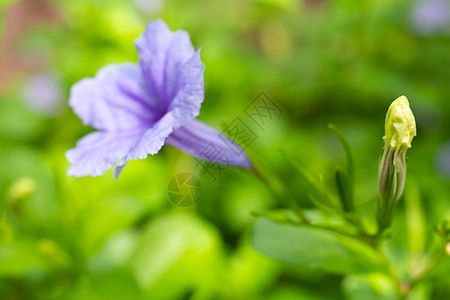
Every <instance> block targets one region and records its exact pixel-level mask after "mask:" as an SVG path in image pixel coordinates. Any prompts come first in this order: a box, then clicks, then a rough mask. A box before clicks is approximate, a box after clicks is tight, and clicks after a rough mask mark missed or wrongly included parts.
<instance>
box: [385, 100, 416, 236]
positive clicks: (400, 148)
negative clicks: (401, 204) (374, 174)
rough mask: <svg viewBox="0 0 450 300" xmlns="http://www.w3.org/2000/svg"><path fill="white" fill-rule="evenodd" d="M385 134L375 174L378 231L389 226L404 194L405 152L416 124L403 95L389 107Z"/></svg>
mask: <svg viewBox="0 0 450 300" xmlns="http://www.w3.org/2000/svg"><path fill="white" fill-rule="evenodd" d="M385 132H386V135H385V136H384V137H383V140H384V151H383V155H382V156H381V160H380V167H379V172H378V197H379V209H378V221H379V224H380V228H381V230H383V229H384V228H386V227H387V226H389V224H390V220H391V217H392V212H393V209H394V207H395V204H396V202H397V200H398V199H400V197H401V196H402V194H403V189H404V186H405V178H406V150H407V149H408V148H411V142H412V140H413V138H414V137H415V136H416V135H417V129H416V121H415V119H414V115H413V113H412V111H411V109H410V107H409V102H408V99H407V98H406V97H405V96H401V97H398V98H397V99H396V100H395V101H394V102H392V104H391V106H390V107H389V109H388V112H387V114H386V122H385Z"/></svg>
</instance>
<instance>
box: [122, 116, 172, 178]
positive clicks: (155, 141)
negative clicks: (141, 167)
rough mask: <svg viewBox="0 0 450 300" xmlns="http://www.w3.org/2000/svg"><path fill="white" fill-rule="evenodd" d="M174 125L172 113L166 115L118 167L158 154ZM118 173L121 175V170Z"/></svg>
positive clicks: (145, 134)
mask: <svg viewBox="0 0 450 300" xmlns="http://www.w3.org/2000/svg"><path fill="white" fill-rule="evenodd" d="M174 123H175V120H174V117H173V115H172V113H170V112H169V113H167V114H165V115H164V116H163V117H162V118H161V119H160V120H159V121H158V122H156V123H155V125H154V126H153V127H152V128H150V129H148V130H147V131H146V132H145V133H144V134H143V135H142V137H141V138H140V140H139V141H138V142H137V143H136V144H135V145H134V146H133V147H132V148H131V149H130V151H129V152H128V153H127V155H126V156H125V157H124V158H123V159H122V160H121V161H120V163H119V164H118V167H121V166H123V165H125V164H126V163H127V162H128V161H129V160H131V159H145V158H146V157H147V156H148V155H149V154H151V155H153V154H156V153H158V152H159V150H160V149H161V147H162V146H163V145H164V142H165V140H166V138H167V137H168V136H169V135H170V134H171V133H172V131H173V124H174ZM117 173H120V169H118V170H117Z"/></svg>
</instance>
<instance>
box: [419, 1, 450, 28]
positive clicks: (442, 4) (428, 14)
mask: <svg viewBox="0 0 450 300" xmlns="http://www.w3.org/2000/svg"><path fill="white" fill-rule="evenodd" d="M412 21H413V24H414V27H415V29H416V31H417V32H418V33H419V34H422V35H428V34H431V33H433V32H436V31H439V30H441V29H446V28H448V25H449V21H450V3H449V2H448V0H425V1H421V2H419V3H418V4H417V5H416V6H415V7H414V9H413V11H412Z"/></svg>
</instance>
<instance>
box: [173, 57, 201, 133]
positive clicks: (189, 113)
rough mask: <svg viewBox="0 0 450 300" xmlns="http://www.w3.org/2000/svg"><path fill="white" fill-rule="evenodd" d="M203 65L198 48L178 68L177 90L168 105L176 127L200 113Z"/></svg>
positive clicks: (186, 122)
mask: <svg viewBox="0 0 450 300" xmlns="http://www.w3.org/2000/svg"><path fill="white" fill-rule="evenodd" d="M204 70H205V65H204V64H203V63H202V62H201V60H200V49H199V50H197V51H196V52H195V53H194V55H193V56H192V57H191V59H189V60H188V61H187V62H186V64H185V65H184V66H183V69H181V70H180V72H179V74H178V78H177V89H178V92H177V94H176V95H175V98H174V99H173V100H172V102H171V103H170V105H169V111H172V112H173V114H174V117H175V120H176V122H177V123H176V127H179V126H183V125H185V124H188V123H189V122H191V121H192V120H193V119H195V117H197V116H198V115H199V114H200V106H201V104H202V102H203V99H204V96H205V82H204V79H203V71H204Z"/></svg>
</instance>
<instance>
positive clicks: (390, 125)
mask: <svg viewBox="0 0 450 300" xmlns="http://www.w3.org/2000/svg"><path fill="white" fill-rule="evenodd" d="M384 128H385V131H386V135H385V136H384V137H383V139H384V142H385V143H386V145H387V146H389V147H391V148H398V149H400V148H403V147H406V148H411V141H412V140H413V138H414V137H415V136H416V135H417V129H416V120H415V119H414V115H413V113H412V111H411V108H409V102H408V99H407V98H406V97H405V96H400V97H398V98H397V99H396V100H395V101H394V102H392V104H391V106H389V109H388V112H387V114H386V122H385V124H384Z"/></svg>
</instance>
